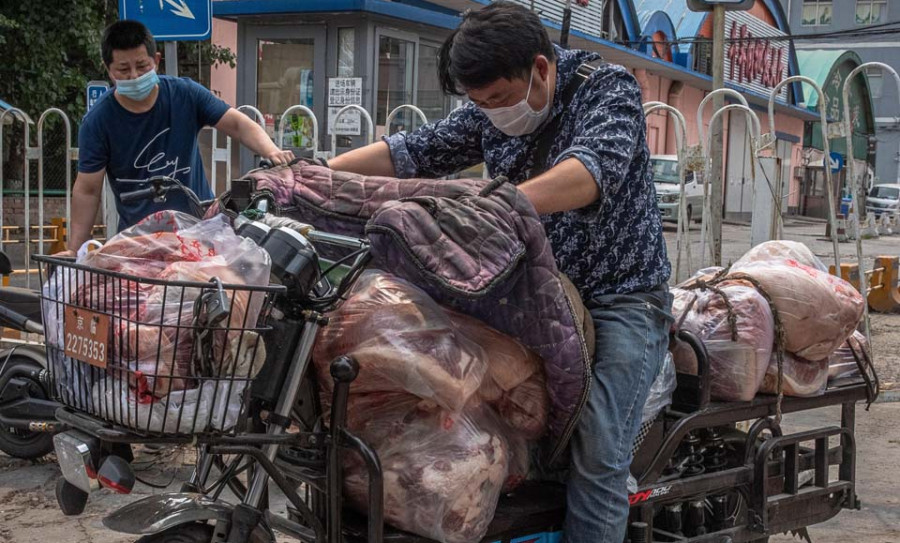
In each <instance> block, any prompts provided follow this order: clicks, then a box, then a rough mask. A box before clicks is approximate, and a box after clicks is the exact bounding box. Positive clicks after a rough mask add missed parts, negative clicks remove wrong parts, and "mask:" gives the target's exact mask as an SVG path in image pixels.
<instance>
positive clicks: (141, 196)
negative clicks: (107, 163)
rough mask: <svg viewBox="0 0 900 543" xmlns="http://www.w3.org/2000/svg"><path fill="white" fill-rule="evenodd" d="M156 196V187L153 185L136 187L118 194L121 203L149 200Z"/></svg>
mask: <svg viewBox="0 0 900 543" xmlns="http://www.w3.org/2000/svg"><path fill="white" fill-rule="evenodd" d="M154 196H156V189H155V188H153V187H147V188H145V189H138V190H134V191H131V192H123V193H122V194H120V195H119V199H120V200H122V203H123V204H127V203H131V202H137V201H138V200H149V199H150V198H153V197H154Z"/></svg>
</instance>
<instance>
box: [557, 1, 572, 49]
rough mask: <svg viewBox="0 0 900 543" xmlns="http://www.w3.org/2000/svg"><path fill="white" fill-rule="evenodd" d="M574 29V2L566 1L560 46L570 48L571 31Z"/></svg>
mask: <svg viewBox="0 0 900 543" xmlns="http://www.w3.org/2000/svg"><path fill="white" fill-rule="evenodd" d="M571 27H572V0H566V7H565V9H563V20H562V29H561V30H560V31H559V46H560V47H562V48H563V49H568V48H569V29H570V28H571Z"/></svg>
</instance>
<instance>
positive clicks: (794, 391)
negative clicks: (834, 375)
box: [759, 353, 828, 398]
mask: <svg viewBox="0 0 900 543" xmlns="http://www.w3.org/2000/svg"><path fill="white" fill-rule="evenodd" d="M782 369H783V371H782V379H783V380H782V391H783V392H784V395H785V396H795V397H798V398H810V397H812V396H821V395H822V394H824V393H825V386H826V385H827V384H828V360H827V359H825V360H816V361H810V360H804V359H803V358H800V357H798V356H794V355H792V354H790V353H784V365H783V367H782ZM759 391H760V392H764V393H766V394H777V393H778V362H777V361H776V360H775V354H774V353H773V354H772V360H771V362H770V363H769V368H768V369H767V370H766V378H765V379H764V380H763V384H762V386H761V387H760V389H759Z"/></svg>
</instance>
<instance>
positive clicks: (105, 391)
mask: <svg viewBox="0 0 900 543" xmlns="http://www.w3.org/2000/svg"><path fill="white" fill-rule="evenodd" d="M34 259H35V260H36V261H38V262H39V263H41V264H42V265H41V266H39V268H40V274H41V284H42V285H43V289H42V292H41V310H42V315H43V324H44V334H45V342H46V346H47V358H48V366H49V371H50V377H51V383H52V393H53V395H54V397H55V399H56V400H57V401H59V402H60V403H61V404H63V405H65V406H67V407H69V408H71V409H74V410H76V411H79V412H82V413H86V414H88V415H91V416H93V417H95V418H98V419H102V420H103V421H106V422H108V423H111V424H113V425H115V426H118V427H124V428H127V429H129V430H131V431H133V432H135V433H138V434H140V435H144V436H160V437H166V438H173V437H184V438H190V439H194V438H196V437H197V436H198V435H209V436H223V435H234V434H235V433H237V431H238V428H240V427H241V426H242V424H241V422H242V421H243V420H245V416H246V407H247V404H248V400H247V399H248V398H249V391H250V385H251V383H252V381H253V379H254V377H255V376H256V374H257V373H258V372H259V370H260V369H261V367H262V366H263V364H264V363H265V360H266V348H265V342H264V340H263V337H264V335H265V332H266V331H267V330H269V329H270V328H269V327H268V326H267V324H266V323H267V322H268V320H269V318H270V314H271V309H272V301H273V298H274V296H275V295H276V294H278V293H280V292H281V291H282V290H283V288H282V287H277V286H267V287H255V286H248V285H233V284H222V283H221V282H220V281H219V280H218V279H215V278H214V279H212V280H210V281H209V282H206V283H203V282H190V281H169V280H162V279H153V278H144V277H138V276H135V275H129V274H125V273H119V272H113V271H107V270H101V269H93V268H89V267H85V266H81V265H78V264H75V263H73V262H71V261H69V260H65V259H59V258H54V257H47V256H35V257H34Z"/></svg>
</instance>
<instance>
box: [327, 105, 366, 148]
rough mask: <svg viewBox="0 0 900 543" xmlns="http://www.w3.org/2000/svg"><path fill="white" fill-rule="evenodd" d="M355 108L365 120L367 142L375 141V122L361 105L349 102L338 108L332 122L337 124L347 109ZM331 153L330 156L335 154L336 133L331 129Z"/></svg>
mask: <svg viewBox="0 0 900 543" xmlns="http://www.w3.org/2000/svg"><path fill="white" fill-rule="evenodd" d="M351 110H356V111H359V112H360V114H362V116H363V118H364V119H365V120H366V128H367V130H368V136H367V139H368V142H369V143H372V142H374V141H375V123H373V122H372V116H371V115H369V112H368V111H366V110H365V109H364V108H363V107H362V106H358V105H355V104H350V105H348V106H344V107H342V108H341V109H339V110H338V112H337V113H336V114H335V116H334V124H335V126H337V124H338V120H339V119H340V118H341V117H343V116H344V115H345V114H346V113H347V112H348V111H351ZM331 153H332V156H337V134H335V133H334V130H333V129H332V132H331Z"/></svg>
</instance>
